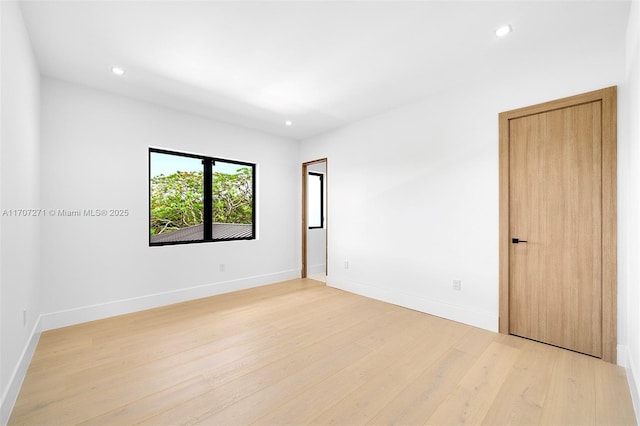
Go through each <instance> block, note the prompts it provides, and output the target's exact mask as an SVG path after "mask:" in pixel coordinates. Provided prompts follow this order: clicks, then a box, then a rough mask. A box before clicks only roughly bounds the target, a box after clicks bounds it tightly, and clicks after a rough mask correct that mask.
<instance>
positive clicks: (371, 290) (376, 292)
mask: <svg viewBox="0 0 640 426" xmlns="http://www.w3.org/2000/svg"><path fill="white" fill-rule="evenodd" d="M327 285H328V286H330V287H335V288H338V289H340V290H345V291H348V292H351V293H356V294H360V295H362V296H366V297H370V298H372V299H376V300H381V301H383V302H388V303H392V304H394V305H398V306H402V307H405V308H409V309H413V310H416V311H420V312H424V313H427V314H431V315H435V316H438V317H441V318H446V319H450V320H452V321H457V322H461V323H463V324H468V325H472V326H474V327H479V328H483V329H485V330H489V331H495V332H497V331H498V315H497V314H496V313H493V312H488V311H482V310H477V309H471V308H469V307H467V306H458V305H452V304H449V303H445V302H442V301H438V300H430V299H427V298H424V297H421V296H417V295H415V294H409V293H401V292H398V291H390V290H388V289H383V288H380V287H374V286H371V285H365V284H361V283H356V282H353V281H348V280H345V279H343V278H339V279H333V278H332V277H331V276H327Z"/></svg>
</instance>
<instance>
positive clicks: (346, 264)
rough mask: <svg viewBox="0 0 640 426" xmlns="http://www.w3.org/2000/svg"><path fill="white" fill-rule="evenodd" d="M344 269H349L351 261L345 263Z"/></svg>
mask: <svg viewBox="0 0 640 426" xmlns="http://www.w3.org/2000/svg"><path fill="white" fill-rule="evenodd" d="M344 269H349V261H348V260H345V261H344Z"/></svg>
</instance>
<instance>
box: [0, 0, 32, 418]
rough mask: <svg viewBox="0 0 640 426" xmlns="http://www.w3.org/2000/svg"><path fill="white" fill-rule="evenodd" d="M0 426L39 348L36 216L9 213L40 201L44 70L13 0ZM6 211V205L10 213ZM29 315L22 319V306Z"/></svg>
mask: <svg viewBox="0 0 640 426" xmlns="http://www.w3.org/2000/svg"><path fill="white" fill-rule="evenodd" d="M0 14H1V15H2V16H1V25H0V27H1V28H2V33H1V38H2V42H1V48H0V52H1V58H0V62H1V64H2V65H1V71H0V73H1V83H0V87H1V90H2V93H1V101H0V108H1V119H0V121H1V123H2V124H1V129H2V130H1V135H0V181H1V189H0V214H2V213H5V214H2V217H1V225H0V227H1V231H0V395H1V397H2V400H1V401H0V402H1V412H0V424H4V423H5V422H6V420H7V419H8V416H9V411H10V409H11V407H12V406H13V403H14V401H15V398H16V397H17V392H18V389H19V387H20V383H21V382H22V377H23V375H24V371H26V367H27V365H28V363H29V360H30V353H29V348H31V349H32V348H33V347H34V346H35V342H36V341H37V335H35V334H34V333H33V331H34V328H35V325H36V320H37V318H38V316H39V314H40V306H39V303H38V300H39V298H38V294H37V292H38V286H39V280H40V274H39V271H40V270H39V263H40V261H39V256H40V254H39V253H40V245H39V234H40V224H41V219H40V218H38V217H15V216H8V214H11V212H9V211H10V210H13V209H37V208H38V207H39V205H40V185H39V182H40V170H39V169H40V162H39V158H40V148H39V137H40V135H39V101H40V100H39V80H40V77H39V74H38V69H37V65H36V62H35V59H34V56H33V53H32V51H31V47H30V44H29V37H28V35H27V32H26V29H25V27H24V23H23V21H22V15H21V13H20V9H19V7H18V5H17V3H16V2H13V1H2V2H0ZM5 210H7V211H5ZM25 309H26V310H27V315H28V316H27V321H26V323H23V310H25Z"/></svg>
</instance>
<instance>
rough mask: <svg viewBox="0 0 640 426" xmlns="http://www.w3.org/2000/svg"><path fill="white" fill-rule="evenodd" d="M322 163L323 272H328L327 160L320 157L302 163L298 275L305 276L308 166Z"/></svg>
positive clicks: (326, 273)
mask: <svg viewBox="0 0 640 426" xmlns="http://www.w3.org/2000/svg"><path fill="white" fill-rule="evenodd" d="M318 163H324V164H325V172H324V208H325V211H326V213H325V215H324V235H325V244H324V257H325V260H324V273H325V275H328V274H329V262H328V260H329V161H328V160H327V159H326V158H320V159H318V160H313V161H308V162H306V163H302V269H301V270H300V277H301V278H307V230H308V229H307V175H308V173H309V166H311V165H313V164H318Z"/></svg>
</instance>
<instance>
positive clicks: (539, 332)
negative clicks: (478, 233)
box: [501, 88, 615, 361]
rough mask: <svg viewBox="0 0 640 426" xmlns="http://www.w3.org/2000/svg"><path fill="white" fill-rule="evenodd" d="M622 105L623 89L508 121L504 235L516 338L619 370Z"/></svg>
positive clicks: (520, 113) (504, 117)
mask: <svg viewBox="0 0 640 426" xmlns="http://www.w3.org/2000/svg"><path fill="white" fill-rule="evenodd" d="M594 94H595V95H594ZM611 96H613V102H611ZM605 97H606V98H607V100H606V101H605V100H604V99H605ZM612 103H613V104H615V88H613V89H605V91H598V92H592V93H589V94H585V95H580V96H576V97H573V98H569V99H563V100H560V101H555V102H551V103H547V104H544V105H538V106H534V107H530V108H524V109H521V110H517V111H511V112H509V113H503V114H501V124H502V125H501V143H503V144H506V146H505V147H502V148H503V149H501V151H504V152H503V153H502V154H503V155H505V156H507V158H506V159H501V161H502V162H506V163H507V164H508V167H507V170H501V173H502V175H503V176H502V177H503V178H504V179H506V180H508V190H507V191H508V193H507V194H506V198H507V199H508V201H507V206H506V209H507V210H508V212H507V213H506V217H505V218H504V219H506V220H507V222H508V223H507V226H505V228H507V229H506V231H507V232H506V235H501V239H504V238H506V240H507V241H506V243H507V244H506V246H505V244H504V242H502V241H501V247H502V249H503V250H504V251H506V254H505V253H501V255H506V256H507V257H508V265H507V266H506V267H507V269H508V271H507V272H506V277H501V278H504V279H506V280H507V281H508V283H507V285H508V288H507V292H508V300H506V302H507V304H508V305H507V306H506V307H502V306H501V311H505V312H506V314H507V315H508V317H507V318H505V319H504V320H505V322H506V323H508V333H510V334H515V335H518V336H522V337H526V338H530V339H533V340H537V341H541V342H545V343H549V344H552V345H556V346H560V347H563V348H567V349H571V350H574V351H578V352H582V353H585V354H588V355H592V356H596V357H599V358H602V357H605V358H607V360H609V361H615V359H608V358H610V356H611V354H610V351H612V350H613V351H614V352H613V353H615V345H613V346H614V347H613V348H611V347H610V346H611V339H612V338H613V341H614V342H615V336H610V335H609V334H610V333H611V330H610V329H606V330H605V326H608V327H610V326H611V324H609V322H613V323H614V324H615V318H613V319H612V318H611V317H610V316H611V315H612V312H610V310H611V308H612V307H613V311H614V313H615V272H614V271H615V245H613V246H612V245H611V238H613V239H614V241H615V232H614V234H613V235H609V233H610V232H611V224H610V223H607V222H606V221H611V220H613V221H614V223H613V230H614V231H615V197H613V198H612V197H611V191H613V194H614V195H615V132H612V126H613V128H614V129H615V115H614V116H613V123H612V122H611V116H610V115H611V112H612V111H611V104H612ZM614 113H615V111H614ZM502 121H505V123H502ZM503 133H504V134H503ZM612 136H613V147H612V140H611V138H612ZM502 139H505V141H502ZM612 149H613V151H612ZM611 179H613V182H611ZM612 185H613V186H612ZM501 196H505V194H504V193H503V194H501ZM611 202H613V211H612V206H611V205H609V204H607V203H611ZM612 213H613V215H612ZM611 249H613V259H614V263H613V265H611V264H610V262H611V259H612V257H611V253H610V252H608V250H611ZM612 273H613V274H614V276H613V278H614V279H613V282H612V281H611V280H612V277H611V274H612ZM611 285H613V287H614V293H613V295H612V294H611V288H610V287H611ZM502 290H504V289H502V288H501V291H502ZM612 297H613V301H612V300H609V299H610V298H612ZM501 303H502V302H501ZM503 308H504V309H503ZM614 316H615V315H614ZM502 321H503V319H502V312H501V322H502ZM501 331H504V330H502V324H501ZM605 346H606V348H605Z"/></svg>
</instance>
